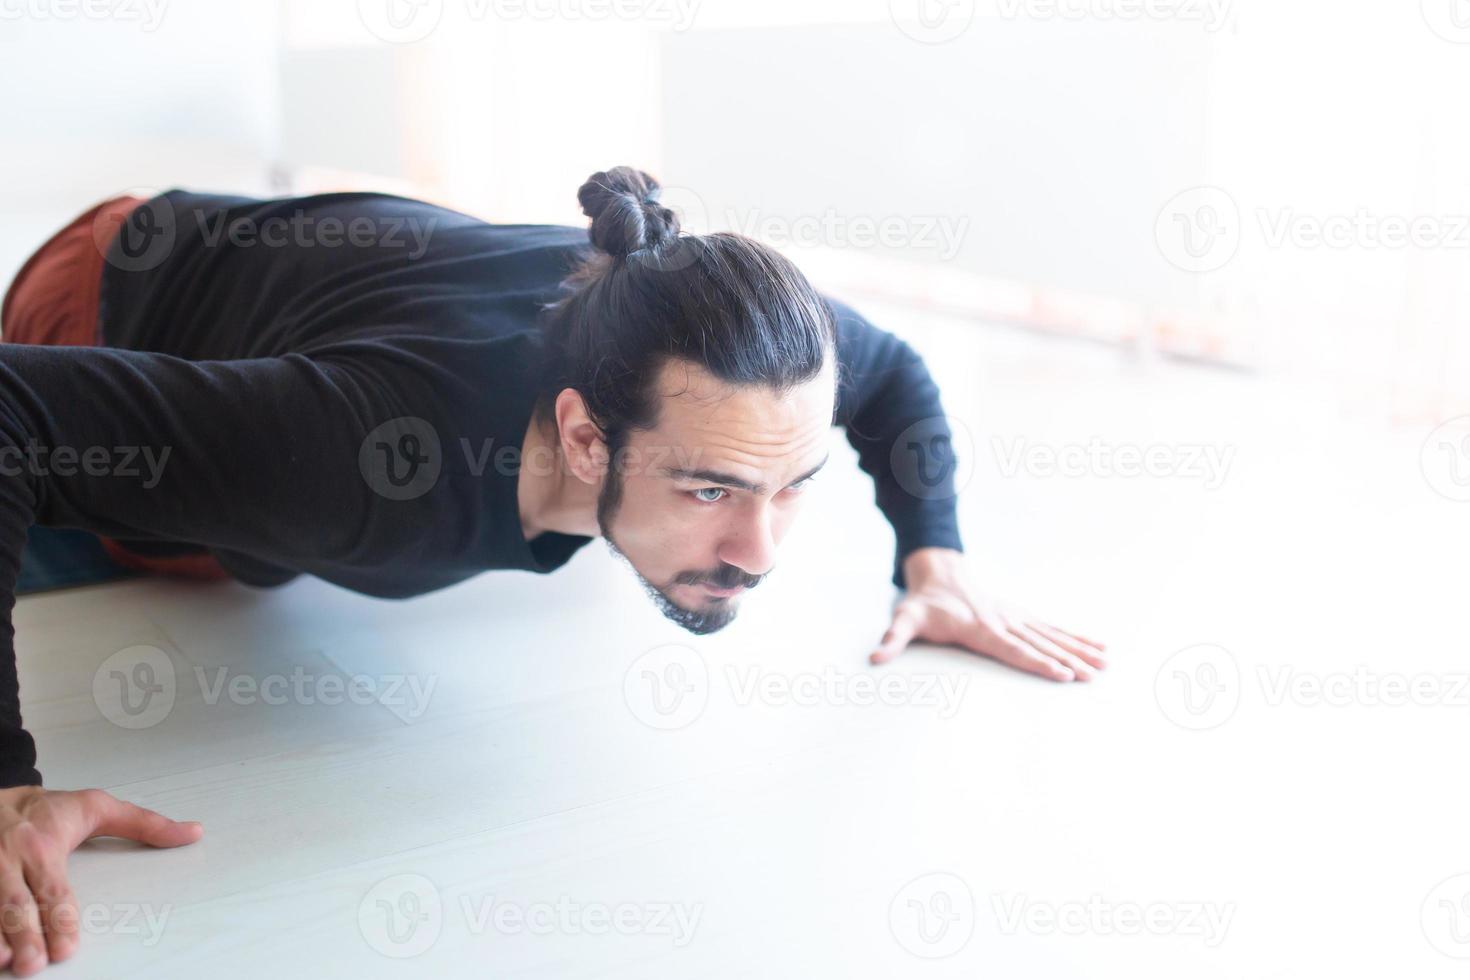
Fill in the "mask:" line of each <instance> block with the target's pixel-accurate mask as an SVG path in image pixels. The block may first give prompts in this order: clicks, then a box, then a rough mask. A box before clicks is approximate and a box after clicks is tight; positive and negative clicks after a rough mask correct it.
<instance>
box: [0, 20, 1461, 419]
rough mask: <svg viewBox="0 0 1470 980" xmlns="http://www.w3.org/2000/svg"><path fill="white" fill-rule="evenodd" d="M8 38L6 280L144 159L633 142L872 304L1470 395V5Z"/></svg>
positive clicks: (508, 196) (1379, 403)
mask: <svg viewBox="0 0 1470 980" xmlns="http://www.w3.org/2000/svg"><path fill="white" fill-rule="evenodd" d="M0 64H3V65H4V68H3V69H0V71H3V73H4V80H5V82H6V83H7V84H6V90H7V93H8V94H7V97H6V99H5V100H4V102H3V105H0V132H3V133H4V134H5V136H4V139H5V147H6V152H5V153H4V154H3V156H0V213H3V214H4V215H5V219H6V224H7V229H6V234H5V235H4V236H3V239H0V279H3V280H5V281H8V280H9V278H10V276H11V274H13V272H14V270H15V269H16V267H18V266H19V264H20V262H21V261H22V260H23V259H24V257H25V256H26V255H27V254H29V251H30V250H31V249H32V248H34V247H35V246H36V245H38V244H39V243H40V241H42V240H43V239H44V237H45V236H46V235H48V234H49V233H50V232H51V231H53V230H55V228H56V227H58V226H59V225H60V224H61V223H63V222H64V221H66V220H68V219H69V218H70V217H72V216H74V215H75V214H76V213H77V212H79V211H81V210H82V209H83V208H85V207H86V206H87V205H89V204H90V203H92V202H93V201H95V200H96V199H98V198H100V197H102V196H105V195H109V194H115V193H119V192H122V191H124V190H136V189H138V188H145V189H163V188H168V187H171V186H187V187H194V188H198V189H215V190H224V191H239V192H242V193H255V194H287V193H293V194H300V193H309V192H313V191H317V190H332V189H343V188H358V187H371V188H380V189H386V190H393V191H396V192H399V193H404V194H409V195H413V196H419V197H425V198H430V199H433V200H436V201H441V202H443V203H447V204H449V205H451V206H453V207H456V208H459V209H461V210H465V211H469V212H472V213H475V214H478V215H482V216H483V217H485V218H487V219H490V220H495V221H535V222H567V223H580V221H581V217H580V215H579V213H578V211H577V209H576V202H575V197H574V192H575V189H576V187H577V186H578V184H579V183H580V182H581V181H582V180H583V179H584V178H585V177H586V175H587V174H589V173H591V172H592V171H594V170H597V169H602V168H605V167H608V166H610V165H613V164H616V163H630V164H635V165H637V166H640V167H642V168H643V169H646V170H648V171H650V172H651V173H654V174H655V175H657V176H658V177H659V178H660V179H661V180H662V181H663V182H664V183H665V184H666V185H668V186H669V188H670V190H669V191H668V193H667V199H668V200H669V202H670V203H672V204H674V205H675V206H676V207H678V209H679V210H680V211H681V212H683V213H684V215H685V222H686V224H687V225H689V226H690V227H692V228H696V229H699V230H711V229H717V228H721V229H731V230H738V231H742V232H745V233H747V234H751V235H754V236H756V237H759V238H762V239H764V240H766V241H768V242H770V243H772V244H775V245H777V246H779V247H781V248H783V249H784V250H786V251H788V252H789V253H791V254H793V255H794V256H795V257H796V258H797V260H798V261H799V262H800V264H801V265H802V267H803V268H804V269H806V270H807V271H808V273H809V275H811V276H812V277H813V278H814V279H816V280H818V281H819V284H821V285H824V286H826V287H827V288H830V289H832V290H834V291H837V292H841V293H843V294H844V295H847V296H849V297H850V298H853V299H855V300H856V299H860V298H861V297H862V296H863V295H872V296H874V297H877V298H884V299H893V300H897V301H900V302H904V303H910V304H922V305H924V306H926V307H930V308H937V309H942V310H945V311H947V312H953V313H955V314H956V315H958V316H961V317H965V318H969V319H972V320H974V321H976V322H984V323H987V324H992V325H995V324H1003V325H1007V326H1020V327H1023V328H1025V329H1028V330H1035V331H1045V332H1048V333H1050V334H1055V335H1063V336H1072V337H1078V338H1086V339H1088V340H1092V341H1101V342H1104V343H1107V344H1112V345H1118V346H1119V347H1120V348H1121V349H1125V350H1127V351H1129V352H1131V354H1132V355H1133V356H1152V355H1156V354H1157V355H1163V356H1164V357H1167V358H1175V357H1177V358H1187V359H1194V360H1201V361H1205V362H1209V363H1215V364H1220V365H1226V366H1230V367H1233V368H1239V369H1245V370H1248V371H1254V372H1265V373H1267V374H1269V375H1271V376H1280V377H1282V378H1286V379H1291V380H1292V382H1293V383H1296V384H1300V385H1311V386H1313V387H1314V388H1315V389H1316V390H1317V391H1319V392H1320V394H1321V395H1322V396H1323V397H1325V398H1327V399H1328V400H1329V401H1330V403H1331V405H1332V406H1333V410H1334V411H1335V412H1344V413H1348V414H1350V415H1352V416H1353V417H1355V418H1360V419H1363V420H1367V421H1371V422H1372V423H1374V424H1379V425H1384V426H1415V427H1419V428H1421V429H1422V427H1423V425H1424V424H1425V423H1429V422H1437V421H1439V420H1442V419H1444V418H1448V417H1452V416H1454V415H1456V414H1458V413H1461V412H1464V411H1466V410H1467V409H1470V332H1467V331H1465V330H1464V329H1463V328H1462V326H1461V325H1462V324H1463V323H1464V321H1465V318H1466V314H1467V312H1470V295H1467V293H1470V276H1467V275H1466V270H1467V260H1470V200H1467V197H1470V188H1467V181H1466V179H1465V175H1466V174H1467V173H1470V131H1467V130H1466V127H1465V126H1464V124H1463V112H1462V111H1461V102H1462V100H1463V93H1464V92H1465V91H1467V84H1466V83H1467V82H1470V7H1467V6H1466V5H1465V4H1464V3H1463V0H1423V2H1422V3H1420V2H1417V0H1406V2H1403V3H1395V4H1353V5H1343V4H1333V5H1328V4H1312V3H1300V4H1298V3H1290V4H1283V3H1272V2H1269V0H831V2H823V0H313V2H311V3H285V2H281V3H272V2H265V0H209V2H205V0H86V2H84V0H75V2H71V3H69V2H67V0H5V2H4V4H3V6H0Z"/></svg>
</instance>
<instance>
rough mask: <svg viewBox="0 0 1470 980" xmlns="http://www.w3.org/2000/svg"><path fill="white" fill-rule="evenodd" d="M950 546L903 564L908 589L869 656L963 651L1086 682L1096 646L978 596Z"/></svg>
mask: <svg viewBox="0 0 1470 980" xmlns="http://www.w3.org/2000/svg"><path fill="white" fill-rule="evenodd" d="M963 564H964V561H963V556H962V555H961V554H960V553H959V552H958V551H954V550H953V549H950V548H920V549H918V550H917V551H914V552H911V553H910V554H909V555H908V556H907V557H905V558H904V560H903V577H904V583H905V584H906V585H907V586H908V590H907V591H906V592H905V593H904V597H903V598H902V599H900V600H899V602H898V605H897V606H896V607H894V610H893V625H891V626H889V627H888V632H887V633H884V634H883V642H882V644H881V645H880V646H879V647H878V649H877V650H875V651H874V652H873V654H872V655H871V656H870V657H869V658H868V659H869V660H870V661H871V662H873V663H875V664H882V663H887V662H888V661H890V660H892V659H893V658H894V657H896V656H898V655H899V654H900V653H902V652H903V651H904V649H905V648H906V647H907V646H908V645H909V644H910V643H912V642H914V641H915V640H922V641H926V642H929V643H948V644H954V645H957V646H962V647H965V648H966V649H969V650H973V651H975V652H976V653H982V654H984V655H985V656H987V657H994V658H995V659H996V660H999V661H1000V662H1001V663H1005V664H1010V665H1011V666H1012V667H1016V668H1019V669H1020V670H1025V671H1029V672H1030V673H1033V674H1040V675H1041V676H1042V677H1049V678H1051V679H1052V680H1054V681H1070V680H1079V681H1088V680H1092V678H1093V677H1095V676H1097V672H1098V671H1099V670H1102V669H1103V668H1104V667H1106V666H1107V663H1106V662H1105V661H1104V660H1103V658H1102V651H1103V649H1104V647H1103V645H1102V644H1101V643H1098V642H1097V641H1095V640H1089V639H1087V638H1086V637H1082V636H1077V635H1076V634H1074V633H1068V632H1067V631H1066V630H1060V629H1057V628H1056V627H1055V626H1049V625H1047V624H1046V623H1043V622H1041V621H1040V620H1037V619H1035V618H1033V617H1031V616H1027V615H1026V614H1024V613H1021V612H1018V611H1016V610H1011V609H1005V608H1002V607H1000V606H998V605H997V604H996V603H994V602H993V601H991V600H989V599H987V598H985V597H984V596H982V595H980V594H979V592H978V591H977V590H976V589H974V588H973V587H972V586H970V585H969V584H968V583H967V582H966V581H965V577H964V574H963Z"/></svg>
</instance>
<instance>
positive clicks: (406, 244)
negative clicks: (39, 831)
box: [0, 190, 960, 786]
mask: <svg viewBox="0 0 1470 980" xmlns="http://www.w3.org/2000/svg"><path fill="white" fill-rule="evenodd" d="M586 241H587V238H586V232H585V231H584V230H583V229H580V228H571V227H560V226H549V225H492V224H487V223H485V222H483V221H481V220H478V219H476V218H473V217H470V216H468V215H464V214H460V213H457V212H454V211H450V210H447V209H444V208H441V207H437V206H433V205H430V204H426V203H423V202H419V201H413V200H409V199H406V198H401V197H395V196H391V195H383V194H362V193H352V194H326V195H319V196H313V197H302V198H280V199H271V200H262V199H255V198H247V197H237V196H217V195H201V194H194V193H188V192H184V191H178V190H175V191H170V192H168V193H167V194H164V195H161V196H159V197H157V198H154V199H153V200H152V201H150V202H149V203H148V204H146V205H144V206H142V207H140V208H139V209H138V210H137V211H135V212H134V213H133V215H132V216H131V217H130V219H129V221H128V222H127V223H126V224H125V225H124V227H123V229H122V233H121V234H120V235H119V236H118V238H117V240H116V241H114V243H113V245H112V250H111V252H110V253H109V256H108V263H107V265H106V268H105V271H104V274H103V280H102V290H101V313H100V317H101V330H102V339H103V343H104V346H98V347H44V346H28V345H21V344H0V786H13V785H20V784H34V785H39V784H40V782H41V776H40V773H39V772H37V770H36V768H35V762H36V750H35V743H34V741H33V740H32V738H31V736H30V734H29V733H28V732H26V731H25V729H24V728H23V726H22V720H21V713H20V702H19V684H18V678H17V674H16V666H15V653H14V627H13V625H12V621H11V613H12V610H13V608H14V603H15V593H14V590H15V582H16V577H17V574H18V569H19V564H20V559H21V553H22V548H23V546H24V544H25V539H26V529H27V528H28V527H29V526H30V525H31V524H33V523H34V524H43V525H47V526H53V527H73V528H81V529H84V530H87V531H91V532H94V533H96V534H101V535H105V536H108V537H114V538H121V539H129V540H159V541H172V542H183V543H193V544H198V545H202V546H205V547H207V548H208V549H210V551H211V552H212V553H213V554H214V555H215V557H216V558H217V559H218V560H219V562H220V564H221V565H223V566H224V567H225V568H226V569H227V570H228V571H229V572H230V573H231V574H232V575H234V576H235V577H236V578H238V579H239V580H241V581H243V582H245V583H247V584H251V585H261V586H264V585H277V584H281V583H283V582H285V581H288V580H290V579H291V578H294V577H295V576H297V575H300V574H303V573H305V574H309V575H315V576H317V577H319V578H322V579H325V580H326V581H329V582H332V583H335V584H337V585H340V586H343V587H345V588H348V589H352V590H355V591H358V592H362V593H366V594H369V595H374V596H382V597H395V598H399V597H407V596H414V595H419V594H422V593H425V592H430V591H433V590H435V589H440V588H443V587H445V586H448V585H452V584H454V583H456V582H460V581H462V580H464V579H467V578H469V577H471V576H473V575H477V574H479V573H481V572H484V571H487V570H491V569H525V570H530V571H535V572H543V573H544V572H550V571H553V570H555V569H556V568H559V567H560V566H561V565H563V564H564V563H565V562H566V561H567V560H568V559H570V557H571V556H572V554H573V553H574V552H575V551H576V550H577V549H578V548H580V547H581V546H582V545H583V544H585V543H587V542H588V541H589V540H590V539H589V538H587V537H584V536H578V535H566V534H558V533H545V534H541V535H539V536H537V537H536V538H535V539H534V540H532V541H527V540H525V537H524V534H523V530H522V527H521V523H520V515H519V509H518V506H517V499H516V486H517V474H516V472H515V469H514V467H510V466H505V465H498V464H497V462H496V455H495V454H496V452H497V451H498V450H501V449H503V448H505V447H513V448H514V449H517V450H518V449H519V447H520V445H521V442H522V439H523V436H524V434H525V431H526V426H527V424H528V422H529V421H530V417H531V412H532V409H533V407H534V403H535V398H536V390H535V386H536V383H537V379H538V378H539V376H540V371H539V364H540V360H539V359H540V358H541V357H542V356H543V353H542V348H541V343H540V333H539V330H538V327H537V322H536V321H537V316H538V314H539V312H540V311H541V309H542V308H543V306H544V305H545V304H547V303H549V302H551V301H553V300H555V299H556V298H557V297H558V296H559V295H561V292H560V290H561V288H562V287H561V283H562V281H563V279H564V278H565V277H566V275H567V273H568V272H569V271H570V270H571V269H572V267H573V265H574V264H575V262H576V261H577V260H578V259H579V258H580V257H582V255H583V254H584V250H585V248H586ZM829 302H832V307H833V309H834V312H835V313H836V314H837V318H838V328H839V329H838V359H839V362H840V370H841V385H840V388H839V396H838V404H837V412H836V421H837V423H838V424H840V425H842V426H844V427H845V429H846V433H847V437H848V439H849V441H850V442H851V443H852V445H853V446H854V447H855V448H856V449H857V451H858V454H859V462H860V465H861V467H862V468H863V469H864V470H865V471H866V472H867V473H868V474H870V475H871V476H872V478H873V480H874V482H875V485H876V500H877V503H878V505H879V507H880V508H881V509H882V511H883V513H884V514H885V516H886V517H887V519H888V520H889V522H890V523H891V524H892V525H893V528H894V531H895V534H896V538H897V558H896V561H895V566H894V568H895V571H894V583H895V584H896V585H899V586H902V584H903V580H902V570H901V566H900V565H899V562H900V561H901V560H902V558H903V556H904V555H906V554H907V553H908V552H910V551H912V550H914V549H915V548H919V547H925V546H943V547H949V548H956V549H958V548H959V547H960V539H959V532H958V527H957V522H956V518H955V507H954V499H953V493H952V492H946V487H947V485H946V484H945V482H944V481H945V480H946V479H948V477H949V470H950V469H952V467H951V468H948V469H946V470H944V471H943V472H941V473H940V475H939V478H938V481H937V482H936V483H934V484H933V485H932V486H931V485H929V484H927V483H926V489H925V491H924V492H921V493H917V494H916V493H914V492H911V491H912V490H913V489H914V486H913V482H912V480H911V479H907V480H906V479H902V478H901V474H899V473H896V472H895V466H894V465H893V462H892V460H893V459H894V458H895V457H894V456H893V455H892V452H893V448H894V442H895V439H896V438H898V437H899V435H900V434H901V433H905V432H906V431H907V432H909V433H912V432H914V431H915V430H914V429H913V428H912V427H913V426H914V425H915V423H919V425H920V428H921V429H924V428H926V427H927V435H929V436H932V435H934V434H936V433H941V434H942V433H944V432H947V430H946V429H944V428H943V423H942V417H943V410H942V408H941V406H940V401H939V392H938V390H937V388H936V386H935V385H934V383H933V381H932V379H931V378H930V376H929V373H928V371H927V370H926V369H925V367H924V364H923V362H922V361H921V360H920V358H919V357H918V355H916V354H915V353H914V351H913V350H912V349H911V348H910V347H909V346H908V345H906V344H904V343H903V342H902V341H900V340H899V339H898V338H896V337H894V336H892V335H891V334H889V333H886V332H884V331H882V330H879V329H877V328H876V327H874V326H873V325H872V324H870V323H868V322H867V321H866V320H865V319H863V318H862V317H861V316H859V315H858V314H857V313H856V312H855V311H853V310H852V309H851V308H849V307H847V306H845V305H843V304H841V303H837V302H834V301H829ZM404 418H408V419H412V420H414V421H412V422H410V423H395V424H394V425H390V426H389V429H388V430H387V431H386V440H385V441H386V442H387V443H388V444H389V446H390V451H391V447H392V446H393V445H395V440H401V439H402V437H403V436H404V435H410V436H413V437H414V438H415V440H416V441H414V442H410V443H406V444H402V445H403V446H405V451H406V452H407V451H410V450H411V451H412V452H413V453H415V454H417V455H418V456H420V457H422V458H427V457H428V454H429V453H430V452H431V451H433V447H432V446H429V445H428V444H427V442H426V441H425V440H423V439H419V438H418V437H419V436H423V435H424V434H426V433H432V435H433V437H436V438H437V440H438V447H437V453H436V455H435V457H434V458H435V462H436V465H437V475H436V476H435V478H434V479H433V480H432V482H431V485H428V486H427V487H424V486H419V487H410V488H409V489H408V490H407V491H405V492H402V493H397V492H395V491H394V490H393V489H392V488H391V487H385V486H384V484H383V483H382V477H383V473H381V472H378V471H374V470H373V469H372V457H373V454H374V452H376V451H377V448H379V447H375V446H374V445H373V442H374V440H370V439H368V436H369V434H370V433H373V432H374V430H376V429H378V428H379V427H380V426H382V425H384V423H389V422H390V421H391V420H395V419H404ZM925 420H930V421H928V422H926V421H925ZM935 420H938V421H935ZM395 426H396V427H395ZM405 426H406V428H405ZM365 444H366V445H365ZM906 486H907V487H908V489H906V488H905V487H906Z"/></svg>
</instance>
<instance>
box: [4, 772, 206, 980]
mask: <svg viewBox="0 0 1470 980" xmlns="http://www.w3.org/2000/svg"><path fill="white" fill-rule="evenodd" d="M202 836H204V828H203V826H201V825H200V824H199V823H198V822H197V821H189V822H180V821H178V820H170V819H169V818H168V817H165V816H164V815H163V814H161V813H155V812H154V811H152V810H145V809H144V808H143V807H140V806H137V805H135V804H132V803H125V802H123V801H122V800H119V799H118V798H117V797H115V796H113V795H112V794H111V793H107V792H104V791H103V790H100V789H84V790H49V789H42V788H41V787H39V786H12V787H10V788H9V789H0V969H4V968H5V967H6V966H7V965H8V966H9V967H10V968H11V970H12V971H13V972H14V973H15V975H16V976H20V977H28V976H30V975H31V974H32V973H35V972H36V971H37V970H40V969H41V968H42V967H44V966H45V965H46V964H47V963H48V962H57V961H59V960H64V959H66V958H67V957H68V956H70V955H71V954H72V953H73V952H75V950H76V948H77V942H78V939H79V932H80V924H81V914H80V910H79V909H78V907H77V900H76V896H75V895H73V894H72V890H71V886H70V885H68V884H67V881H66V860H67V857H68V856H69V855H70V854H71V852H72V851H74V850H76V849H77V847H78V845H80V844H81V843H82V841H84V840H88V839H90V838H92V837H126V838H127V839H128V840H135V841H139V842H140V843H143V844H148V845H150V846H152V847H178V846H180V845H182V844H192V843H194V842H195V841H197V840H198V839H199V838H200V837H202Z"/></svg>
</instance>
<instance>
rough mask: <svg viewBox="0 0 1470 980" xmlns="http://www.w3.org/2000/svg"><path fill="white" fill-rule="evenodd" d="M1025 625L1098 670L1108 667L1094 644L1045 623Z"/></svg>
mask: <svg viewBox="0 0 1470 980" xmlns="http://www.w3.org/2000/svg"><path fill="white" fill-rule="evenodd" d="M1026 625H1027V626H1029V627H1031V628H1032V629H1034V630H1036V632H1038V633H1040V634H1041V635H1042V636H1044V637H1046V638H1047V639H1049V640H1051V641H1052V642H1054V643H1056V644H1057V646H1059V647H1061V648H1062V649H1063V650H1066V651H1068V652H1070V653H1073V654H1075V655H1076V656H1079V657H1081V658H1082V659H1083V660H1085V661H1087V662H1088V663H1089V664H1091V665H1092V666H1094V667H1096V668H1097V669H1098V670H1103V669H1105V668H1106V667H1107V666H1108V662H1107V660H1105V659H1104V658H1103V656H1102V654H1101V653H1100V652H1099V650H1101V647H1098V646H1097V645H1096V644H1093V643H1090V642H1084V641H1082V640H1079V639H1077V638H1076V637H1074V636H1072V635H1071V634H1070V633H1066V632H1064V631H1062V630H1059V629H1057V628H1056V627H1055V626H1049V625H1047V624H1046V623H1027V624H1026Z"/></svg>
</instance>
